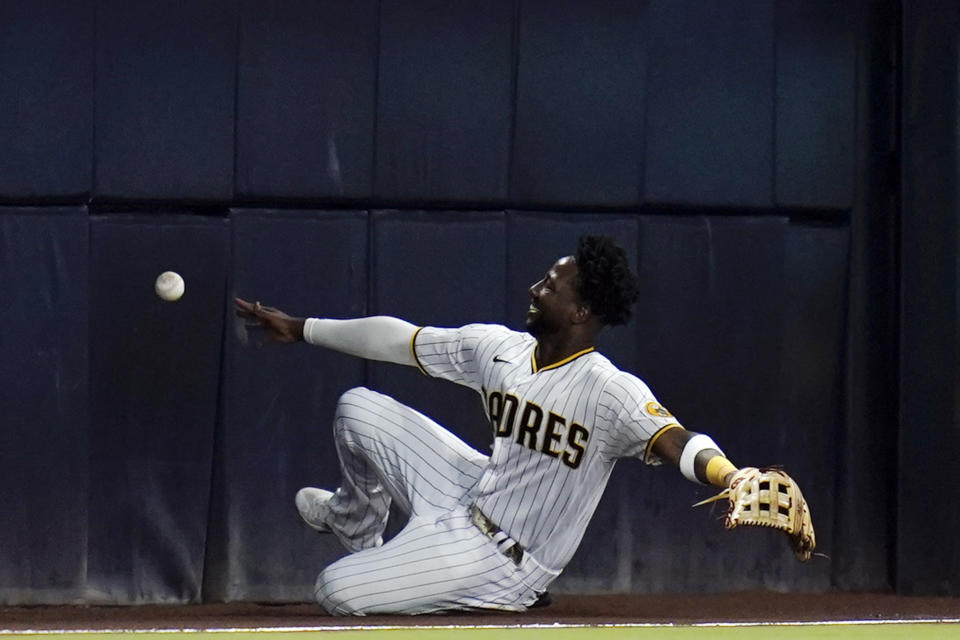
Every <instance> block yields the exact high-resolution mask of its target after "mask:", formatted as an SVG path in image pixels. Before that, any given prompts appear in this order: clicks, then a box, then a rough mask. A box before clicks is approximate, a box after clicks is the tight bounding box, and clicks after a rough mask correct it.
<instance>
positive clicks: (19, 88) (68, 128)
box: [0, 0, 93, 201]
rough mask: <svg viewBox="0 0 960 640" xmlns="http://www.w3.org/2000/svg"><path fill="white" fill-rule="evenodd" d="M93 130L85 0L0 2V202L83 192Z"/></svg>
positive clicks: (59, 197)
mask: <svg viewBox="0 0 960 640" xmlns="http://www.w3.org/2000/svg"><path fill="white" fill-rule="evenodd" d="M92 133H93V5H92V2H91V0H82V1H80V0H38V1H34V0H4V2H2V3H0V200H8V201H10V200H19V201H50V200H54V199H57V200H63V199H67V198H73V199H81V198H83V197H84V196H86V195H87V194H88V193H89V192H90V171H91V161H92V155H91V146H92V140H93V135H92Z"/></svg>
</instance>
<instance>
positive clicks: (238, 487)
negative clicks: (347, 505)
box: [204, 210, 367, 600]
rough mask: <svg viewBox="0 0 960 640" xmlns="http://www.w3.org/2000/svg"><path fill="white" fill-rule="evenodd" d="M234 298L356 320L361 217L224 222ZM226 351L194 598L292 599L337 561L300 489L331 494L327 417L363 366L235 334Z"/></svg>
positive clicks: (335, 474) (360, 297)
mask: <svg viewBox="0 0 960 640" xmlns="http://www.w3.org/2000/svg"><path fill="white" fill-rule="evenodd" d="M231 218H232V223H233V240H232V243H233V267H232V278H233V284H232V288H233V291H234V293H235V294H236V295H237V296H239V297H242V298H245V299H246V298H249V299H250V300H252V301H261V302H262V303H263V304H266V305H270V306H275V307H277V308H280V309H282V310H284V311H286V312H287V313H289V314H291V315H295V316H301V317H306V316H319V317H334V318H336V317H341V318H349V317H357V316H362V315H365V312H366V301H367V284H366V283H367V216H366V213H364V212H352V213H338V212H335V211H324V212H318V211H290V212H278V211H256V210H254V211H248V212H235V213H233V214H232V215H231ZM229 316H230V324H231V328H230V330H229V331H228V335H227V341H226V354H227V359H226V367H225V377H224V387H223V396H224V405H223V413H222V419H221V421H220V424H219V432H218V437H217V457H216V465H217V466H216V470H215V474H214V484H213V498H212V500H213V506H212V509H211V515H210V519H211V524H210V527H211V533H210V539H209V542H208V550H209V551H208V558H207V570H206V574H205V582H204V594H205V596H206V597H207V598H212V599H217V600H219V599H227V600H236V599H245V600H264V599H265V600H270V599H281V600H284V599H285V600H302V599H304V598H309V596H310V594H311V593H312V585H313V582H314V580H315V579H316V576H317V574H318V573H319V572H320V570H321V569H322V568H323V567H324V566H325V565H326V564H328V563H329V562H330V561H332V560H333V559H335V558H336V557H337V556H338V555H341V554H343V553H344V549H343V548H342V547H341V546H340V544H339V543H338V542H337V540H336V539H335V538H334V537H333V536H320V535H317V533H316V532H314V531H313V530H312V529H309V528H308V527H307V526H306V525H304V524H303V522H301V520H300V517H299V515H297V511H296V509H295V507H294V502H293V497H294V495H295V494H296V492H297V489H299V488H300V487H303V486H314V487H325V488H331V489H332V488H336V486H337V485H338V484H339V481H340V469H339V463H338V459H337V454H336V450H335V449H334V446H333V417H334V410H335V408H336V402H337V399H338V398H339V396H340V394H342V393H343V392H344V391H346V390H347V389H349V388H351V387H354V386H358V385H362V384H363V383H364V370H365V365H364V363H363V361H361V360H359V359H356V358H350V357H348V356H345V355H341V354H337V353H334V352H332V351H328V350H324V349H319V348H315V347H311V346H308V345H306V344H297V345H266V346H264V347H263V348H258V347H257V344H258V342H259V341H260V340H262V338H263V335H262V334H260V333H257V332H251V331H247V333H246V337H244V332H243V329H242V328H241V327H240V326H238V325H236V324H235V321H234V316H233V312H232V311H230V312H229Z"/></svg>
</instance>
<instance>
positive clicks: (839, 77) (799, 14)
mask: <svg viewBox="0 0 960 640" xmlns="http://www.w3.org/2000/svg"><path fill="white" fill-rule="evenodd" d="M858 11H862V9H861V8H860V7H859V5H858V3H848V4H840V5H838V4H835V3H824V2H820V3H811V2H796V1H794V2H778V3H777V18H776V19H777V67H776V68H777V73H776V149H777V151H776V200H777V204H779V205H787V206H810V207H834V208H846V207H849V206H851V204H852V202H853V179H854V171H853V167H854V122H855V120H854V109H855V105H856V63H857V49H856V47H857V41H856V32H855V31H854V29H855V27H856V22H857V19H858Z"/></svg>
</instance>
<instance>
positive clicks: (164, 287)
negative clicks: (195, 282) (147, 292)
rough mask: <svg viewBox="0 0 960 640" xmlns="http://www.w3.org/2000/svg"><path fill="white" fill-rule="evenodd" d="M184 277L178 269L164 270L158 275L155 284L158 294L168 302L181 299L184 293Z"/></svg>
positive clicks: (154, 287)
mask: <svg viewBox="0 0 960 640" xmlns="http://www.w3.org/2000/svg"><path fill="white" fill-rule="evenodd" d="M183 287H184V284H183V278H182V277H180V274H179V273H177V272H176V271H164V272H163V273H161V274H160V275H159V276H157V281H156V282H155V283H154V285H153V289H154V291H156V292H157V295H158V296H160V297H161V298H162V299H164V300H166V301H167V302H173V301H174V300H179V299H180V296H182V295H183Z"/></svg>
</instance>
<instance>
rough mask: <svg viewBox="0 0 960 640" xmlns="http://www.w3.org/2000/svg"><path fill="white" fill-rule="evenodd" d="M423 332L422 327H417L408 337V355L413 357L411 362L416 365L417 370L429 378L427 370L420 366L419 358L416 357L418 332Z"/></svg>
mask: <svg viewBox="0 0 960 640" xmlns="http://www.w3.org/2000/svg"><path fill="white" fill-rule="evenodd" d="M421 331H423V327H417V330H416V331H414V332H413V335H412V336H410V355H412V356H413V362H414V363H415V364H416V365H417V369H420V373H422V374H423V375H425V376H427V377H430V374H429V373H427V370H426V369H424V368H423V365H421V364H420V358H418V357H417V347H416V344H415V343H416V341H417V336H418V335H420V332H421Z"/></svg>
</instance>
